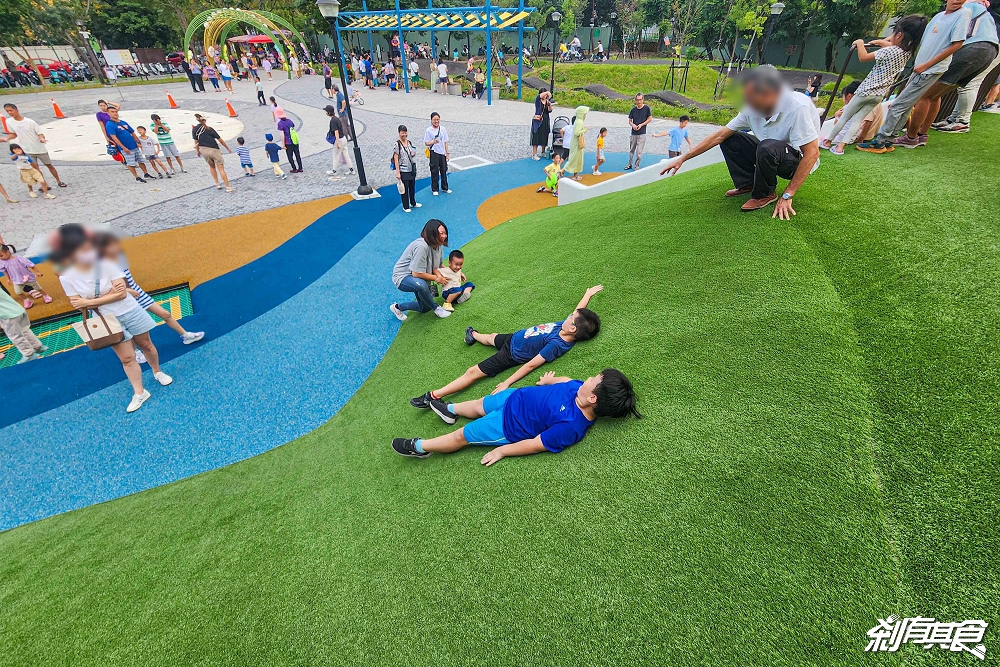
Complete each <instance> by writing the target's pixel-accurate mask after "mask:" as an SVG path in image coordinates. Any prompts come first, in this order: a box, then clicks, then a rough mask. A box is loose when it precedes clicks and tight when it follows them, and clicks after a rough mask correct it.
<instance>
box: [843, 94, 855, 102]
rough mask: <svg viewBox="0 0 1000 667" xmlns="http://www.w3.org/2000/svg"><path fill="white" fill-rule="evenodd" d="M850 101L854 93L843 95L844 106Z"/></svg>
mask: <svg viewBox="0 0 1000 667" xmlns="http://www.w3.org/2000/svg"><path fill="white" fill-rule="evenodd" d="M852 99H854V93H844V104H847V103H848V102H850V101H851V100H852Z"/></svg>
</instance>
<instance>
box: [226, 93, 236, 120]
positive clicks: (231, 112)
mask: <svg viewBox="0 0 1000 667" xmlns="http://www.w3.org/2000/svg"><path fill="white" fill-rule="evenodd" d="M226 111H228V112H229V117H230V118H236V109H234V108H233V105H232V104H230V103H229V98H228V97H227V98H226Z"/></svg>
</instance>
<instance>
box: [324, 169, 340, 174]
mask: <svg viewBox="0 0 1000 667" xmlns="http://www.w3.org/2000/svg"><path fill="white" fill-rule="evenodd" d="M326 175H327V176H336V175H337V171H336V170H334V169H327V170H326Z"/></svg>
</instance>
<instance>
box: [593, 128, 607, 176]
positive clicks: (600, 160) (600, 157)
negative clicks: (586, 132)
mask: <svg viewBox="0 0 1000 667" xmlns="http://www.w3.org/2000/svg"><path fill="white" fill-rule="evenodd" d="M607 136H608V128H606V127H602V128H601V131H600V132H599V133H598V135H597V159H596V160H595V161H594V176H600V175H601V165H602V164H604V163H605V162H606V160H605V159H604V139H605V137H607Z"/></svg>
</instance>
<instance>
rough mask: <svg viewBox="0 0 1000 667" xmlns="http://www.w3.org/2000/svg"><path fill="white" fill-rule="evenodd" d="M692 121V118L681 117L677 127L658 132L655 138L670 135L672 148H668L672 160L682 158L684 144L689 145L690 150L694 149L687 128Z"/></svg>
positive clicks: (668, 154)
mask: <svg viewBox="0 0 1000 667" xmlns="http://www.w3.org/2000/svg"><path fill="white" fill-rule="evenodd" d="M690 121H691V117H690V116H681V117H680V118H678V119H677V127H672V128H670V129H669V130H667V131H666V132H656V133H655V134H653V136H654V137H665V136H667V135H670V146H669V147H668V148H667V156H668V157H671V158H675V157H680V154H681V149H682V148H683V147H684V142H685V141H686V142H687V144H688V150H691V149H692V148H694V145H693V144H692V143H691V137H690V136H688V130H687V126H688V123H689V122H690Z"/></svg>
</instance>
